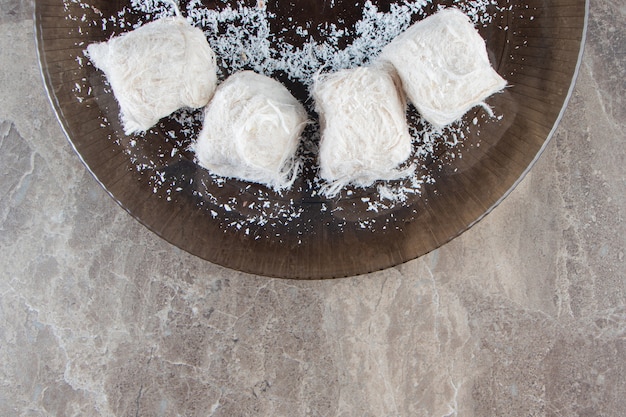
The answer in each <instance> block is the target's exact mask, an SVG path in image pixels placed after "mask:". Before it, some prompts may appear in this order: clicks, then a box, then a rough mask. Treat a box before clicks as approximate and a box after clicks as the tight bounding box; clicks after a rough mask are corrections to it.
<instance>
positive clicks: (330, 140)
mask: <svg viewBox="0 0 626 417" xmlns="http://www.w3.org/2000/svg"><path fill="white" fill-rule="evenodd" d="M396 84H399V81H398V82H397V83H396V82H394V79H393V77H392V75H391V74H390V72H389V71H387V70H386V69H383V68H373V67H359V68H355V69H349V70H341V71H338V72H336V73H334V74H328V75H322V76H321V77H319V78H318V80H316V82H315V84H314V86H313V91H312V95H313V98H314V99H315V106H316V110H317V112H318V113H319V115H320V125H321V140H320V149H319V163H320V177H321V178H322V179H324V180H325V181H326V182H327V183H328V187H327V188H326V189H325V194H326V195H327V196H330V197H332V196H333V195H336V194H337V193H338V192H339V190H340V189H341V188H343V187H344V186H345V185H348V184H353V185H356V186H361V187H365V186H369V185H371V184H373V183H374V182H375V181H377V180H393V179H398V178H401V177H404V176H406V175H408V174H409V170H408V169H399V168H398V167H399V165H401V164H402V163H403V162H405V161H406V160H407V158H408V157H409V156H410V155H411V152H412V145H411V135H410V134H409V130H408V126H407V122H406V113H405V111H406V103H405V101H404V98H403V96H402V95H401V93H400V91H399V89H398V87H399V86H398V85H396Z"/></svg>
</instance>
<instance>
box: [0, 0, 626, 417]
mask: <svg viewBox="0 0 626 417" xmlns="http://www.w3.org/2000/svg"><path fill="white" fill-rule="evenodd" d="M31 19H32V4H31V2H30V1H28V0H0V196H1V198H0V415H1V416H28V417H34V416H210V415H213V416H249V415H256V416H305V415H306V416H343V417H347V416H478V417H484V416H590V417H591V416H614V417H618V416H623V415H626V395H624V393H626V303H625V300H626V299H625V295H626V260H625V259H624V252H625V251H626V245H625V239H626V238H625V236H626V225H625V223H624V218H623V217H624V215H625V210H626V170H625V168H624V166H625V157H626V148H625V147H624V145H623V144H624V139H625V135H624V129H625V128H626V110H625V104H626V103H624V98H625V97H626V91H625V90H626V86H625V81H624V79H625V77H626V62H625V61H626V55H625V52H626V49H625V48H626V46H625V45H626V39H625V34H626V28H625V26H624V21H625V19H626V7H625V6H624V3H623V2H622V1H621V0H591V16H590V22H589V35H588V43H587V45H586V49H585V56H584V61H583V63H582V67H581V71H580V75H579V77H578V81H577V84H576V88H575V91H574V94H573V96H572V99H571V101H570V104H569V106H568V108H567V111H566V112H565V115H564V118H563V120H562V123H561V124H560V126H559V128H558V130H557V131H556V134H555V136H554V137H553V139H552V141H551V142H550V144H549V146H548V148H547V150H546V152H545V153H544V154H543V156H542V157H541V158H540V160H539V162H538V163H537V165H536V166H535V167H534V168H533V170H532V171H531V173H530V174H529V175H528V176H527V177H526V178H525V179H524V181H523V182H522V183H521V184H520V185H519V186H518V187H517V189H515V191H514V192H513V193H512V194H511V195H510V196H509V197H508V198H507V199H506V200H505V201H504V202H503V203H502V204H501V205H500V206H499V207H497V208H496V209H495V210H494V211H493V212H492V213H491V214H489V215H488V216H487V217H486V218H485V219H484V220H483V221H481V222H480V223H479V224H478V225H476V226H475V227H473V228H472V229H471V230H470V231H468V232H466V233H465V234H463V235H462V236H460V237H459V238H457V239H456V240H454V241H452V242H451V243H449V244H447V245H445V246H444V247H442V248H441V249H439V250H437V251H435V252H433V253H431V254H429V255H427V256H424V257H422V258H420V259H418V260H415V261H412V262H408V263H406V264H404V265H400V266H398V267H396V268H391V269H388V270H385V271H382V272H379V273H374V274H370V275H367V276H361V277H355V278H347V279H339V280H332V281H324V282H300V281H290V280H278V279H267V278H263V277H256V276H251V275H246V274H241V273H238V272H234V271H231V270H228V269H225V268H221V267H219V266H215V265H212V264H210V263H207V262H204V261H202V260H200V259H197V258H195V257H193V256H191V255H188V254H187V253H185V252H183V251H181V250H179V249H177V248H175V247H173V246H171V245H169V244H168V243H166V242H164V241H162V240H160V239H158V238H157V237H156V236H155V235H153V234H152V233H151V232H149V231H148V230H146V229H145V228H143V227H142V226H141V225H140V224H139V223H138V222H136V221H135V220H134V219H133V218H131V217H130V216H129V215H128V214H127V213H126V212H125V211H124V210H122V209H121V208H120V207H118V206H117V205H116V203H115V202H114V201H113V200H112V199H111V198H110V197H109V196H108V195H107V194H106V193H105V192H104V191H103V189H102V188H101V187H100V186H99V185H98V184H97V183H96V181H95V180H94V179H93V178H92V177H91V176H90V174H89V173H88V172H87V171H86V169H85V168H84V167H83V166H82V165H81V163H80V161H79V159H78V158H77V157H76V155H75V154H74V153H73V151H72V149H71V147H70V145H69V144H68V141H67V140H66V139H65V137H64V135H63V133H62V131H61V129H60V127H59V124H58V123H57V121H56V119H55V116H54V114H53V112H52V109H51V107H50V105H49V103H48V100H47V98H46V96H45V93H44V89H43V84H42V80H41V76H40V74H39V69H38V64H37V57H36V52H35V45H34V37H33V22H32V20H31Z"/></svg>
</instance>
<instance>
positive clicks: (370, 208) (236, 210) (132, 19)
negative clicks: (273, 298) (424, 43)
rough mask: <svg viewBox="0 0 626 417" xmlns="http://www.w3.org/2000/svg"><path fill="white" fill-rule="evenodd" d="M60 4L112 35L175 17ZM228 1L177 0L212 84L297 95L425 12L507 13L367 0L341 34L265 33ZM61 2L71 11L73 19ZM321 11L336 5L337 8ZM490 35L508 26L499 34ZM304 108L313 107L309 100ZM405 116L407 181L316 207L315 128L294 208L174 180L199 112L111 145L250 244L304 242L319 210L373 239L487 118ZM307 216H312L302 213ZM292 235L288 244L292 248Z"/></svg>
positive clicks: (154, 186) (265, 20)
mask: <svg viewBox="0 0 626 417" xmlns="http://www.w3.org/2000/svg"><path fill="white" fill-rule="evenodd" d="M63 3H64V5H65V10H66V12H67V13H68V14H67V17H66V18H67V19H68V20H71V21H74V22H76V24H77V25H78V31H79V33H83V30H85V29H87V28H90V27H97V28H101V29H102V30H103V31H105V32H107V33H110V34H111V36H114V35H119V34H121V33H124V32H127V31H129V30H132V29H134V28H137V27H139V26H141V25H143V24H145V23H147V22H151V21H154V20H156V19H159V18H162V17H166V16H173V15H174V14H175V8H174V6H173V5H172V3H171V2H170V1H162V0H130V1H129V4H128V6H126V7H124V8H122V9H121V10H120V11H119V12H118V13H117V14H115V15H113V16H105V15H104V14H103V13H102V12H101V11H100V10H98V9H97V8H95V7H93V6H91V5H89V1H88V0H63ZM226 3H227V2H224V3H223V4H220V5H217V6H213V7H215V9H212V8H209V7H207V6H205V5H204V4H203V2H202V1H201V0H188V1H183V2H179V5H180V7H181V12H182V15H183V16H185V17H186V18H187V20H188V21H189V23H191V24H193V25H194V26H196V27H199V28H201V29H202V30H203V31H204V33H205V36H206V37H207V39H208V41H209V44H210V45H211V47H212V49H213V50H214V52H215V53H216V56H217V59H218V67H219V69H218V78H219V79H220V80H222V81H223V80H224V79H225V78H226V77H227V76H228V75H229V74H232V73H234V72H236V71H239V70H243V69H251V70H254V71H256V72H258V73H261V74H265V75H268V76H275V75H277V74H279V75H280V77H283V79H287V80H289V81H291V82H293V83H296V84H299V85H301V86H303V87H305V88H308V87H310V86H311V84H312V82H313V77H314V75H315V74H316V73H318V72H319V71H324V72H335V71H337V70H340V69H344V68H353V67H356V66H361V65H367V64H368V63H369V62H370V61H371V60H372V59H374V58H375V57H376V56H377V55H378V54H379V53H380V51H381V50H382V48H383V47H384V46H386V45H387V44H388V43H389V42H390V41H391V40H392V39H394V38H395V37H396V36H397V35H399V34H400V33H401V32H402V31H404V30H405V29H406V28H407V27H408V26H409V25H410V24H411V23H412V22H414V21H416V20H418V19H419V18H423V17H425V16H426V14H430V13H432V12H433V11H435V10H438V9H441V8H443V7H446V6H454V7H458V8H459V9H461V10H462V11H463V12H464V13H465V14H466V15H467V16H469V18H470V19H471V20H472V21H473V22H474V23H475V24H476V26H477V27H481V26H482V27H487V26H489V25H493V22H494V20H495V19H496V18H497V16H500V15H501V14H503V13H509V10H512V9H513V7H514V6H513V4H510V3H511V1H510V0H507V1H500V2H498V1H496V0H472V1H448V2H445V3H446V6H442V5H441V4H439V2H434V1H432V0H400V1H397V2H395V3H393V4H390V5H389V7H388V10H387V11H381V10H379V7H377V6H376V5H375V4H374V3H373V2H372V1H369V0H368V1H366V2H365V3H364V5H363V8H362V16H361V18H360V19H359V20H358V21H357V22H356V23H355V24H354V25H351V26H350V27H344V26H345V25H342V22H341V19H340V20H339V21H337V22H331V23H324V24H320V25H318V26H316V27H312V25H311V24H307V25H305V26H302V25H298V26H296V27H291V28H287V27H282V28H279V29H278V31H276V29H274V32H273V31H272V25H273V22H276V19H277V18H278V16H276V14H275V13H273V12H271V11H270V10H271V8H268V7H267V3H266V2H264V1H258V2H257V4H256V5H250V4H251V3H250V2H247V3H246V4H242V3H243V2H242V3H239V4H237V3H236V2H235V1H233V2H231V4H226ZM441 3H444V2H441ZM70 4H74V5H79V7H80V9H81V10H82V11H83V14H81V15H71V14H70V13H69V10H70V7H69V5H70ZM327 7H335V1H332V2H330V3H329V4H328V5H327ZM531 12H532V11H530V10H524V13H525V14H524V16H521V15H520V18H522V17H525V18H527V19H530V20H532V19H533V18H534V15H532V14H531ZM283 18H284V16H283ZM287 19H290V18H289V17H287ZM499 30H502V31H506V30H508V28H507V27H499ZM286 31H289V33H290V36H292V37H293V36H297V37H299V41H298V42H290V43H288V42H284V41H283V40H282V39H281V36H282V35H283V34H284V33H285V32H286ZM312 34H315V35H316V36H312ZM507 42H508V40H507ZM80 44H81V45H79V44H78V43H77V46H85V47H86V45H82V42H81V43H80ZM523 46H525V44H524V45H523ZM76 62H77V63H78V65H80V66H83V65H87V63H88V60H87V59H85V57H84V56H79V57H77V58H76ZM73 90H74V93H75V95H76V99H77V100H78V101H79V102H81V103H83V104H85V103H84V102H86V103H89V102H88V101H86V100H88V99H89V98H90V97H92V93H93V92H92V88H91V86H90V85H89V83H88V81H87V80H86V79H82V80H80V83H77V84H76V85H75V86H74V89H73ZM105 91H106V88H105ZM304 104H305V105H306V106H308V108H309V110H312V108H311V107H312V103H311V102H306V103H304ZM87 105H89V104H87ZM496 110H497V109H496ZM312 114H313V113H312ZM407 117H408V119H409V126H410V133H411V136H412V138H413V155H412V156H411V158H409V161H408V162H407V166H409V165H410V164H411V163H413V164H414V165H415V170H414V171H413V172H412V175H410V176H409V177H408V178H405V179H402V180H396V181H385V182H382V181H381V182H378V183H377V184H376V185H375V186H373V187H369V188H368V189H360V188H358V187H351V186H349V187H346V188H345V189H344V190H342V192H341V193H340V194H339V196H338V197H337V198H335V199H333V200H331V201H324V199H322V198H321V196H319V194H318V192H319V190H320V188H321V187H322V185H323V184H322V183H321V180H320V179H319V176H318V175H317V171H318V169H319V168H318V166H317V162H316V157H317V154H318V152H317V144H318V143H319V125H318V124H312V125H310V126H308V127H307V129H306V130H305V133H304V135H303V140H302V143H301V146H300V150H299V155H298V156H299V158H300V159H301V160H302V161H303V162H304V168H303V172H302V173H301V177H300V178H299V179H298V181H297V182H296V183H295V185H294V189H293V190H291V191H293V192H292V193H289V195H302V196H304V197H303V198H302V199H301V200H298V201H294V199H292V198H287V194H285V195H283V194H281V193H279V192H275V191H273V190H270V189H265V188H263V187H258V186H257V185H255V186H251V185H250V184H246V183H245V182H241V181H235V180H231V179H226V178H223V177H219V176H216V175H212V174H210V173H207V172H205V173H204V175H203V177H202V179H201V180H199V179H198V177H197V176H195V175H192V174H189V175H187V174H184V173H183V174H181V173H180V171H177V172H176V173H174V170H172V169H171V166H172V165H180V164H183V165H185V164H187V165H193V163H192V162H191V161H192V160H193V155H192V154H191V153H190V152H189V145H190V144H191V142H192V140H195V138H196V137H197V134H198V132H199V130H200V128H201V126H202V121H203V112H202V111H201V110H191V109H181V110H179V111H177V112H175V113H174V114H173V115H171V116H170V117H169V118H168V120H167V123H164V122H161V123H159V125H157V126H156V127H155V128H154V129H153V130H152V131H149V132H147V133H144V134H140V135H136V136H133V137H129V138H122V139H119V138H117V139H116V140H115V141H116V144H117V146H120V147H122V149H123V152H124V153H125V154H126V155H127V156H128V158H129V161H130V162H131V164H132V165H133V166H134V168H135V171H136V172H137V174H138V175H140V176H141V177H142V178H148V183H149V184H150V187H151V190H152V192H153V193H154V194H156V195H158V196H159V198H162V199H163V200H164V201H167V202H175V201H177V200H178V199H179V198H194V199H196V201H197V204H198V206H200V207H203V208H204V209H205V210H206V212H207V215H209V216H211V217H213V218H215V219H217V220H219V224H220V227H222V228H223V229H224V232H227V231H228V230H233V229H235V230H237V231H238V232H240V233H243V234H245V235H247V236H250V237H252V238H254V239H272V240H276V239H278V240H279V241H280V240H281V239H282V236H280V233H278V235H277V236H275V233H274V231H273V230H274V228H276V227H277V226H289V229H290V230H292V231H296V234H297V235H298V236H302V239H304V238H305V237H304V235H306V234H307V233H313V232H314V230H316V227H317V226H316V225H314V224H313V222H314V221H316V220H318V219H319V216H320V214H321V216H322V218H323V219H325V220H324V221H325V222H326V224H325V226H327V227H335V228H338V229H339V230H341V228H343V227H345V226H346V225H347V224H350V225H351V226H350V227H354V226H356V227H358V228H361V229H365V230H371V231H373V232H374V231H388V230H400V229H401V228H402V225H403V223H404V222H408V221H410V220H411V216H412V215H417V213H416V211H415V209H411V205H412V203H413V202H414V201H416V199H419V198H421V193H422V190H423V187H424V186H426V185H431V184H434V182H435V181H436V179H435V178H436V171H437V170H439V169H442V168H444V167H445V166H447V165H448V164H451V163H453V162H454V161H455V160H456V159H460V158H462V153H463V152H462V151H463V148H464V146H476V147H478V146H480V142H474V143H470V144H466V138H468V137H470V136H472V137H476V136H479V134H480V127H481V125H482V124H483V123H485V122H487V120H489V122H491V121H493V120H494V119H493V118H491V119H488V117H487V115H485V113H484V112H482V111H479V110H477V111H476V112H475V114H474V115H473V119H470V122H469V123H466V124H463V123H461V122H457V123H454V124H452V125H450V126H448V127H446V128H444V129H441V130H437V129H435V128H433V127H432V126H431V125H429V124H428V123H427V122H425V121H423V120H422V119H421V117H420V116H419V115H418V114H417V112H416V111H415V109H414V108H412V107H409V109H408V111H407ZM483 119H484V120H483ZM501 119H502V116H497V117H496V118H495V121H494V122H495V123H497V122H499V121H500V120H501ZM102 123H105V125H106V124H108V121H107V120H106V119H103V120H102ZM172 126H175V128H172ZM470 132H472V135H470ZM155 134H156V135H159V134H160V136H159V139H160V140H162V143H160V144H157V145H155V143H154V135H155ZM225 189H227V192H225ZM190 196H191V197H190ZM398 209H403V210H405V211H404V212H403V213H402V215H401V218H399V216H397V215H396V211H397V210H398ZM311 211H314V212H316V213H317V214H311ZM411 213H412V214H411ZM316 215H317V216H318V217H317V218H316V217H315V216H316ZM276 230H278V228H277V229H276ZM281 230H284V227H283V228H281ZM302 239H300V238H298V242H301V241H302Z"/></svg>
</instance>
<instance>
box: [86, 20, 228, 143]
mask: <svg viewBox="0 0 626 417" xmlns="http://www.w3.org/2000/svg"><path fill="white" fill-rule="evenodd" d="M87 54H88V56H89V59H90V60H91V62H92V63H93V64H94V65H95V66H96V67H97V68H99V69H100V70H102V71H103V72H104V74H105V75H106V77H107V80H108V81H109V84H110V85H111V88H112V89H113V93H114V94H115V98H116V99H117V101H118V103H119V105H120V118H121V120H122V125H123V127H124V132H125V133H126V134H127V135H130V134H132V133H137V132H143V131H146V130H148V129H150V128H151V127H152V126H154V125H155V124H156V123H157V122H158V121H159V120H160V119H161V118H163V117H166V116H169V115H170V114H171V113H173V112H174V111H176V110H178V109H180V108H182V107H192V108H199V107H204V106H205V105H206V104H207V103H208V102H209V100H210V99H211V97H212V96H213V93H214V92H215V88H216V85H217V65H216V62H215V54H214V53H213V50H212V49H211V47H210V46H209V44H208V42H207V40H206V38H205V36H204V34H203V32H202V31H201V30H200V29H198V28H195V27H193V26H191V25H189V24H188V23H187V21H186V20H185V19H184V18H182V17H168V18H163V19H160V20H157V21H154V22H151V23H148V24H146V25H144V26H141V27H140V28H138V29H135V30H133V31H131V32H128V33H125V34H123V35H121V36H118V37H115V38H112V39H110V40H109V41H107V42H102V43H96V44H91V45H89V46H88V47H87Z"/></svg>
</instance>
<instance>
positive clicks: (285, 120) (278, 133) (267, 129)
mask: <svg viewBox="0 0 626 417" xmlns="http://www.w3.org/2000/svg"><path fill="white" fill-rule="evenodd" d="M307 122H308V118H307V113H306V110H305V109H304V107H303V106H302V104H300V102H299V101H298V100H297V99H296V98H295V97H293V96H292V95H291V93H290V92H289V90H287V88H285V86H283V85H282V84H281V83H280V82H278V81H276V80H273V79H271V78H269V77H266V76H264V75H260V74H256V73H254V72H252V71H241V72H238V73H235V74H233V75H231V76H230V77H228V78H227V79H226V81H224V82H223V83H222V84H220V86H219V87H218V88H217V91H216V92H215V96H214V97H213V100H211V102H210V103H209V105H208V106H207V107H206V108H205V111H204V124H203V126H202V131H201V132H200V135H199V137H198V139H197V141H195V142H194V143H193V144H192V147H191V148H192V150H193V151H194V152H195V154H196V160H197V162H198V164H199V165H200V166H202V167H204V168H206V169H208V170H209V171H211V172H213V173H214V174H217V175H220V176H224V177H231V178H237V179H241V180H245V181H251V182H256V183H260V184H264V185H267V186H269V187H271V188H273V189H275V190H282V189H285V188H289V187H290V186H291V185H292V184H293V182H294V180H295V178H296V176H297V173H298V168H299V165H300V164H299V163H298V161H297V158H296V151H297V149H298V145H299V143H300V135H301V133H302V131H303V129H304V127H305V126H306V124H307Z"/></svg>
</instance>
